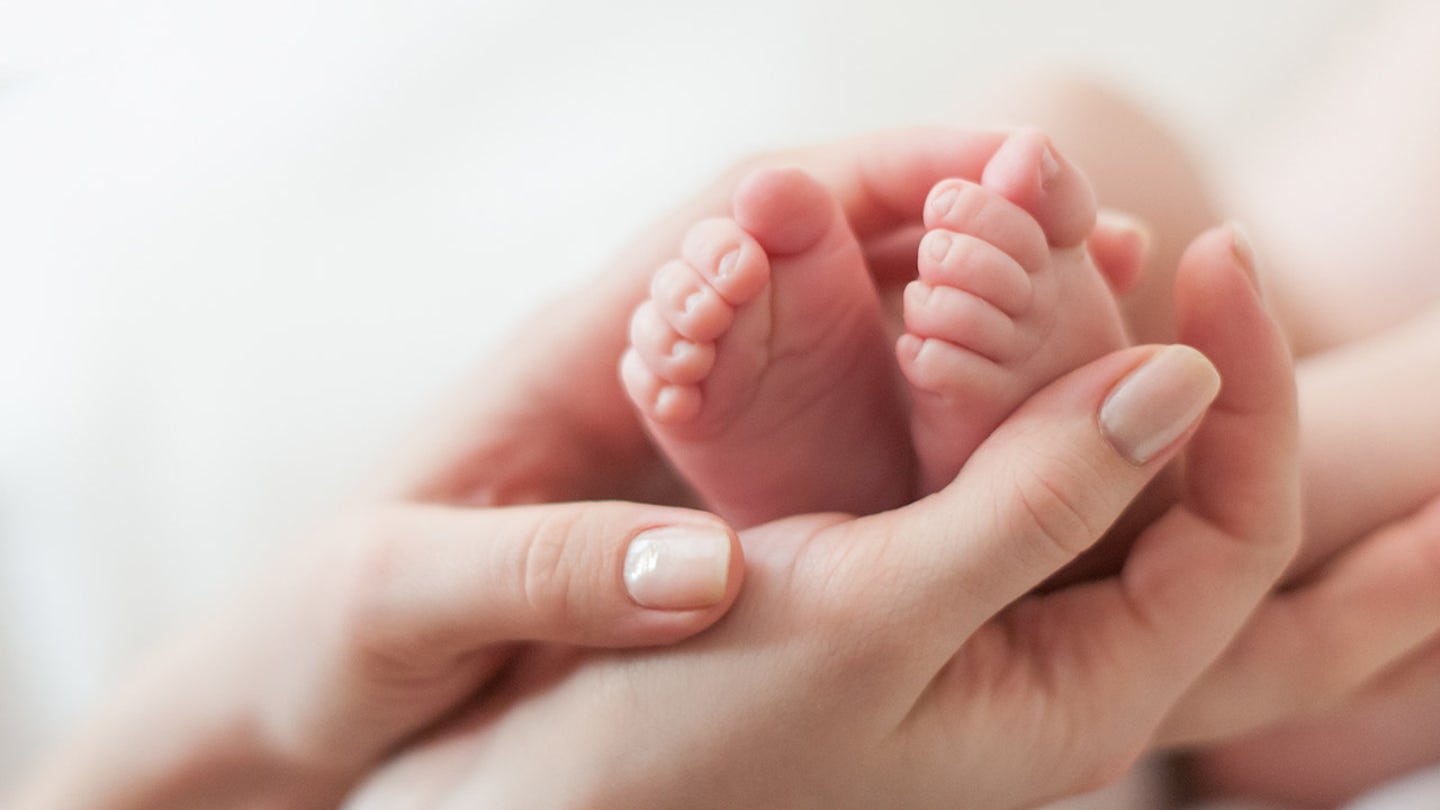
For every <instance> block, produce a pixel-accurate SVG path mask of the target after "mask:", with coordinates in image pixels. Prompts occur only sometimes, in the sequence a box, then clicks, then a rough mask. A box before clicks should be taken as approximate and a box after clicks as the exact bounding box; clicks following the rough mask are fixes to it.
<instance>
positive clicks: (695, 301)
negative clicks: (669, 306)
mask: <svg viewBox="0 0 1440 810" xmlns="http://www.w3.org/2000/svg"><path fill="white" fill-rule="evenodd" d="M704 299H705V293H704V291H702V290H696V291H695V292H692V293H690V294H689V295H687V296H685V300H684V302H683V303H682V304H681V309H682V310H683V311H684V312H685V314H686V315H689V314H691V313H693V312H694V311H695V310H696V309H698V308H699V306H700V302H701V301H703V300H704Z"/></svg>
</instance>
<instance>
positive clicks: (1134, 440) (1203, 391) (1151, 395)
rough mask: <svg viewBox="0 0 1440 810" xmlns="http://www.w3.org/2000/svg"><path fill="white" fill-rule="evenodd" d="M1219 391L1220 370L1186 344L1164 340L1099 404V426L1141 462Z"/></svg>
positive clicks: (1198, 414)
mask: <svg viewBox="0 0 1440 810" xmlns="http://www.w3.org/2000/svg"><path fill="white" fill-rule="evenodd" d="M1218 393H1220V374H1219V372H1217V371H1216V370H1215V367H1214V366H1213V365H1211V364H1210V361H1209V360H1207V359H1205V355H1203V354H1201V353H1200V352H1198V351H1196V350H1194V349H1192V348H1190V347H1189V346H1179V345H1176V346H1166V347H1165V348H1164V349H1161V350H1160V351H1159V352H1156V354H1155V356H1154V357H1152V358H1150V359H1149V360H1148V361H1147V362H1146V363H1145V364H1144V365H1142V366H1140V367H1139V368H1137V369H1135V370H1134V371H1132V372H1130V374H1129V375H1128V376H1127V377H1125V379H1123V380H1121V381H1120V382H1119V383H1118V384H1116V386H1115V387H1114V388H1113V389H1112V390H1111V391H1110V396H1108V397H1106V399H1105V404H1104V405H1101V406H1100V431H1101V432H1102V433H1104V434H1105V438H1106V439H1107V440H1108V441H1109V442H1110V444H1111V446H1113V447H1114V448H1115V449H1116V450H1117V451H1118V452H1119V453H1120V455H1122V456H1124V457H1125V458H1127V459H1129V460H1130V461H1132V462H1134V463H1136V464H1144V463H1146V462H1148V461H1149V460H1150V459H1152V458H1154V457H1155V456H1156V455H1158V454H1159V453H1160V452H1161V451H1162V450H1164V449H1165V448H1167V447H1169V446H1170V445H1171V444H1173V443H1174V442H1175V440H1176V439H1179V438H1180V437H1181V436H1183V435H1185V433H1186V431H1188V430H1190V428H1192V427H1194V425H1195V423H1196V422H1198V421H1199V420H1200V417H1201V416H1203V415H1204V413H1205V409H1206V408H1208V407H1210V403H1211V402H1214V401H1215V396H1216V394H1218Z"/></svg>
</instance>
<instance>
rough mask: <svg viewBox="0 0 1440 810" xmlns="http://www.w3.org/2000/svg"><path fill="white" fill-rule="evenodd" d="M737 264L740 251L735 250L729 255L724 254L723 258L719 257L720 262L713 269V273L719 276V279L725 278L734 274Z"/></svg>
mask: <svg viewBox="0 0 1440 810" xmlns="http://www.w3.org/2000/svg"><path fill="white" fill-rule="evenodd" d="M739 263H740V249H739V248H736V249H735V250H732V251H730V252H729V253H726V254H725V255H724V256H721V257H720V262H719V264H717V265H716V267H715V273H716V274H717V275H719V276H720V278H725V277H726V276H728V275H730V274H731V273H734V272H735V265H737V264H739Z"/></svg>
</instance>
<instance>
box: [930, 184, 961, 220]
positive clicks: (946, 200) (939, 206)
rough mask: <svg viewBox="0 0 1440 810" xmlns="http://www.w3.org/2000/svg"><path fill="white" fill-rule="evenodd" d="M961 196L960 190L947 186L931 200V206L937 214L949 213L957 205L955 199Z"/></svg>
mask: <svg viewBox="0 0 1440 810" xmlns="http://www.w3.org/2000/svg"><path fill="white" fill-rule="evenodd" d="M959 196H960V192H959V191H957V190H955V189H953V188H947V189H945V190H944V191H942V192H940V193H939V194H936V195H935V199H933V200H931V201H930V207H931V208H932V209H933V210H934V211H935V213H937V214H941V215H944V214H948V213H950V209H951V208H954V207H955V200H956V199H957V198H959Z"/></svg>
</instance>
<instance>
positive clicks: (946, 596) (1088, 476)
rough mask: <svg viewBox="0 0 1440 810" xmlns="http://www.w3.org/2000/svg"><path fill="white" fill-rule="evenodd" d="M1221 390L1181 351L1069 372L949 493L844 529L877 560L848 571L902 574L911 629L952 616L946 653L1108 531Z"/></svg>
mask: <svg viewBox="0 0 1440 810" xmlns="http://www.w3.org/2000/svg"><path fill="white" fill-rule="evenodd" d="M1218 387H1219V379H1218V377H1217V376H1216V374H1215V370H1214V369H1213V368H1212V367H1211V365H1210V364H1209V362H1208V361H1206V360H1205V358H1204V357H1203V356H1201V355H1200V354H1199V353H1198V352H1196V351H1194V350H1193V349H1190V348H1188V347H1184V346H1172V347H1164V348H1160V347H1141V348H1137V349H1129V350H1125V351H1122V352H1117V353H1115V354H1112V355H1110V356H1107V357H1105V358H1102V359H1101V360H1098V361H1096V362H1094V363H1092V364H1090V365H1089V366H1086V367H1084V368H1082V369H1080V370H1078V371H1076V372H1073V373H1071V374H1070V375H1068V376H1066V377H1064V378H1062V379H1061V380H1059V381H1057V382H1056V383H1053V384H1052V385H1051V386H1049V387H1048V388H1046V389H1045V390H1043V391H1042V392H1040V393H1039V394H1037V395H1036V396H1035V397H1033V398H1031V400H1030V401H1029V402H1027V403H1026V404H1025V405H1024V406H1022V407H1021V409H1020V410H1019V411H1018V412H1017V413H1016V414H1014V415H1013V416H1012V417H1010V419H1008V420H1007V421H1006V422H1005V424H1003V425H1002V426H1001V427H1000V428H999V429H997V430H996V431H995V433H994V434H993V435H992V436H991V437H990V438H989V439H988V440H987V441H986V442H985V443H984V444H982V445H981V447H980V448H979V449H978V450H976V452H975V454H974V455H973V456H971V458H970V460H969V461H968V462H967V463H966V465H965V467H964V468H963V469H962V470H961V471H960V474H959V475H958V476H957V477H956V479H955V481H954V482H953V483H951V484H950V486H948V487H946V488H945V489H943V490H941V491H940V492H938V493H936V494H934V495H932V496H930V497H928V498H925V499H923V500H920V501H917V502H916V503H914V504H911V505H910V506H907V507H904V508H902V509H899V510H896V511H894V512H890V513H885V514H881V515H875V516H871V517H869V518H865V519H862V520H859V521H856V522H854V523H852V524H850V526H849V527H848V529H847V531H849V532H853V533H854V534H855V537H854V538H852V539H850V540H848V541H846V542H848V543H850V544H855V545H860V544H863V545H864V548H865V549H866V550H868V551H869V552H870V553H868V554H867V553H862V552H858V551H857V552H852V553H850V554H849V555H848V558H849V559H855V560H858V561H859V564H858V565H856V566H855V570H854V571H853V575H854V576H855V577H856V578H857V580H858V581H860V582H864V581H866V580H873V579H874V577H873V572H874V571H876V570H885V571H892V572H893V571H899V573H896V574H895V575H894V576H893V577H887V580H890V579H893V580H894V581H905V582H907V583H910V584H911V587H910V588H909V589H908V590H907V591H906V593H904V594H900V595H896V596H895V597H894V599H896V600H900V601H901V602H903V604H904V605H905V606H906V607H908V609H909V610H911V611H913V612H914V613H915V616H916V618H917V619H918V618H919V617H922V616H923V617H927V620H928V621H930V622H932V623H933V622H934V621H935V616H936V615H937V612H938V613H940V614H941V615H943V616H944V617H945V621H946V622H947V624H946V628H947V629H948V630H949V631H950V632H948V633H937V634H933V635H935V636H937V637H942V636H943V638H942V639H941V640H940V645H941V646H940V649H938V650H937V652H939V653H941V654H942V655H943V656H945V657H948V656H949V655H950V654H953V653H954V651H955V649H956V647H958V645H959V644H960V643H962V642H963V641H964V639H966V638H968V637H969V635H970V634H971V633H972V632H973V631H974V629H975V628H976V627H978V626H979V625H980V624H981V623H982V622H984V621H987V620H988V619H990V618H991V617H992V616H993V615H994V614H995V613H997V612H998V611H1000V610H1001V609H1002V608H1003V607H1004V606H1005V605H1007V604H1009V603H1010V602H1012V601H1014V600H1015V599H1016V598H1018V597H1019V596H1021V595H1022V594H1024V593H1026V592H1027V591H1029V590H1031V589H1032V588H1034V587H1035V586H1036V585H1038V584H1039V583H1040V582H1041V581H1043V580H1044V579H1046V578H1047V577H1049V576H1050V575H1051V574H1053V573H1054V572H1055V571H1057V570H1058V569H1059V568H1060V567H1061V566H1063V565H1065V564H1066V563H1068V562H1069V561H1071V560H1073V559H1074V558H1075V557H1076V556H1077V555H1078V554H1079V553H1080V552H1082V551H1084V550H1085V549H1086V548H1088V547H1089V546H1090V545H1091V544H1092V543H1094V542H1095V541H1096V540H1097V539H1098V538H1099V537H1100V536H1101V535H1103V534H1104V533H1105V530H1106V529H1107V528H1108V527H1109V525H1110V524H1111V523H1112V522H1113V521H1114V520H1115V519H1116V517H1118V516H1119V514H1120V513H1121V511H1122V510H1123V509H1124V508H1125V506H1126V504H1128V503H1129V501H1130V500H1131V499H1132V498H1133V497H1134V496H1135V495H1136V494H1137V493H1139V492H1140V490H1141V489H1142V488H1143V487H1144V486H1145V484H1146V482H1148V481H1149V480H1150V479H1151V478H1152V477H1153V476H1154V475H1155V473H1156V472H1158V471H1159V470H1160V468H1161V467H1162V466H1163V465H1164V463H1165V461H1166V460H1168V459H1169V458H1170V457H1171V456H1173V455H1174V453H1175V452H1176V449H1177V447H1178V446H1179V444H1181V443H1182V442H1183V440H1184V438H1185V437H1186V435H1187V434H1188V433H1189V432H1190V431H1191V430H1193V428H1194V427H1195V425H1196V423H1197V422H1198V421H1199V419H1200V417H1201V416H1202V415H1203V414H1204V412H1205V409H1206V406H1207V405H1209V403H1210V401H1211V400H1212V399H1213V398H1214V396H1215V393H1216V390H1217V389H1218ZM876 537H879V538H883V540H884V541H885V542H877V541H876V540H875V539H874V538H876ZM875 555H884V556H883V558H881V557H876V556H875ZM837 590H840V589H837ZM956 594H964V595H965V597H966V598H965V599H957V598H956ZM947 647H948V652H947V651H946V648H947Z"/></svg>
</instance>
